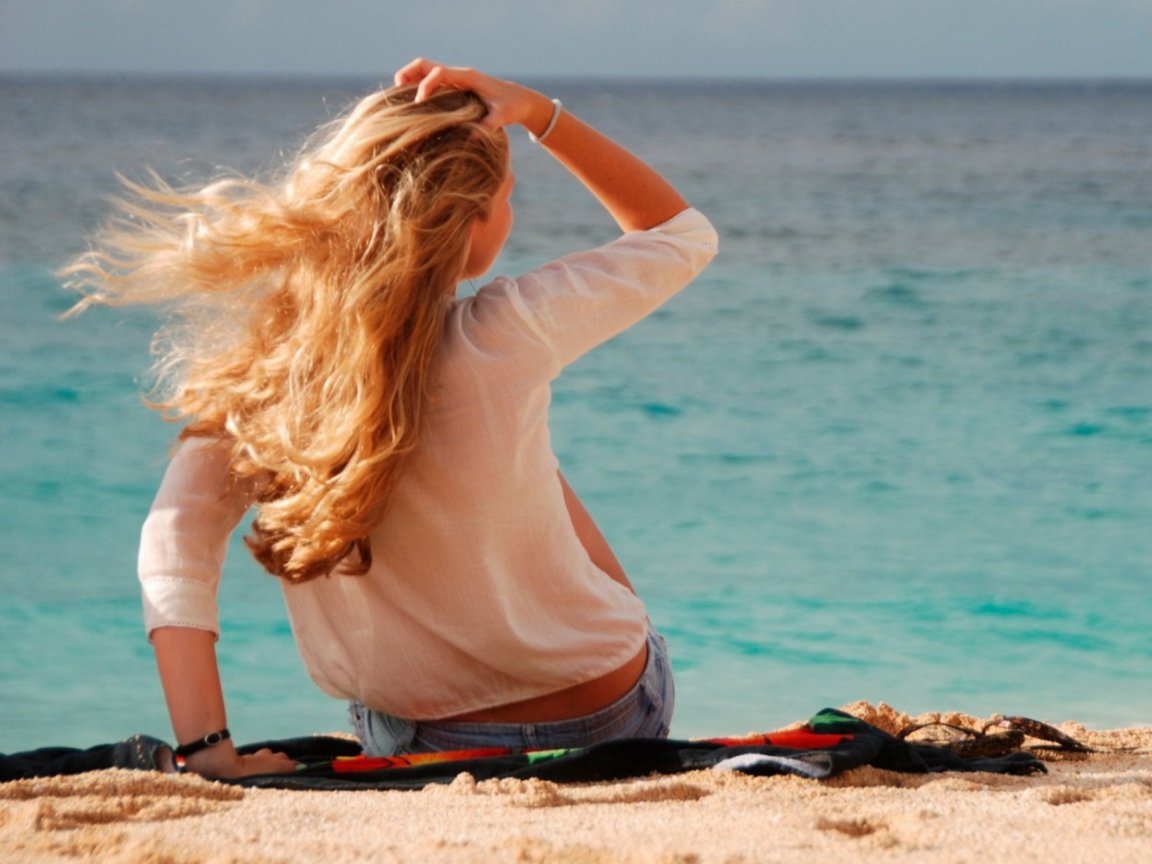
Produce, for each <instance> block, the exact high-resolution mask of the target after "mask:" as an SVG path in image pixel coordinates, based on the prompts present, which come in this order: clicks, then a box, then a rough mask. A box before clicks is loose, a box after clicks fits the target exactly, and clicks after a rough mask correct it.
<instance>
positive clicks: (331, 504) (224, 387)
mask: <svg viewBox="0 0 1152 864" xmlns="http://www.w3.org/2000/svg"><path fill="white" fill-rule="evenodd" d="M414 94H415V89H414V88H412V87H404V88H393V89H388V90H382V91H379V92H377V93H374V94H372V95H370V96H368V97H366V98H364V99H362V100H361V101H359V102H358V103H356V104H355V105H354V106H353V107H352V108H351V109H350V110H349V111H348V112H347V113H346V114H345V115H344V116H342V117H341V118H339V119H337V120H335V121H333V122H332V123H330V124H328V125H327V126H325V127H322V128H321V129H320V130H319V132H318V133H317V134H316V135H315V136H314V137H313V139H312V141H311V142H310V143H309V145H307V146H306V147H305V149H304V150H303V152H302V153H301V154H300V155H299V156H298V157H297V158H296V160H295V161H294V162H293V163H292V164H291V165H290V166H288V168H287V169H286V171H285V172H284V174H283V176H282V178H281V179H280V180H279V181H278V182H273V183H269V184H265V183H261V182H257V181H255V180H251V179H247V178H243V177H231V178H228V179H222V180H218V181H216V182H212V183H210V184H208V185H206V186H203V187H200V188H188V189H180V190H177V189H175V188H173V187H172V186H170V185H169V184H167V183H165V182H164V181H163V180H161V178H160V177H159V176H158V175H156V174H154V173H153V174H151V175H150V177H151V180H150V183H149V184H148V185H141V184H138V183H132V182H130V181H127V180H123V178H121V179H122V180H123V182H124V183H125V185H126V186H127V187H128V189H129V190H130V192H131V193H132V194H131V197H130V198H129V199H126V200H123V201H120V202H118V204H119V211H118V214H117V215H116V216H115V217H113V218H112V219H111V220H110V221H109V223H108V224H107V225H106V226H105V228H104V229H103V231H102V232H101V234H99V235H98V237H97V242H96V245H95V247H94V248H93V250H92V251H90V252H88V253H87V254H85V255H83V256H81V257H79V258H77V259H76V260H75V261H74V262H73V263H72V264H71V265H70V266H68V267H67V268H65V270H63V271H62V275H64V276H65V277H66V279H67V282H66V284H67V285H68V286H69V287H72V288H75V289H77V290H79V291H81V293H83V294H84V297H83V299H81V300H80V302H79V303H77V305H76V306H75V307H74V309H73V311H80V310H82V309H84V308H85V307H87V306H89V305H92V304H96V303H99V304H106V305H111V306H119V305H125V304H132V303H153V304H154V303H160V304H164V305H167V306H170V307H171V308H172V312H173V313H174V314H173V315H172V317H171V321H170V323H169V325H168V326H167V327H165V328H164V329H163V330H161V332H160V333H158V334H157V337H156V339H155V340H154V344H153V350H154V352H155V353H156V354H158V356H159V360H158V362H157V366H156V370H155V371H156V375H157V379H156V387H155V388H154V389H153V392H152V393H151V394H150V395H151V403H150V404H151V405H152V407H154V408H156V409H158V410H160V411H161V412H162V413H163V414H164V416H165V417H166V418H167V419H170V420H177V421H183V422H185V423H186V424H187V425H186V426H185V428H184V430H183V432H182V433H181V437H182V438H187V437H209V436H215V437H220V438H222V439H223V440H225V441H228V442H230V445H231V471H232V477H233V480H234V481H235V482H236V483H238V484H242V485H243V486H244V487H250V488H253V489H256V490H258V491H257V492H256V493H255V500H256V504H257V507H258V512H257V516H256V520H255V521H254V522H253V525H252V531H251V534H250V535H249V536H248V537H246V538H245V541H246V542H247V544H248V546H249V548H250V549H251V551H252V553H253V555H254V556H255V558H256V559H257V560H258V561H259V562H260V563H261V564H262V565H263V566H264V567H265V569H267V570H268V571H269V572H270V573H273V574H275V575H277V576H280V577H283V578H285V579H288V580H291V581H303V580H307V579H312V578H315V577H316V576H320V575H325V574H328V573H331V572H332V571H333V570H335V569H336V568H337V566H338V565H339V570H340V572H345V573H355V574H359V573H364V572H366V571H367V570H368V568H369V567H370V565H371V562H372V550H371V548H370V545H369V541H368V533H369V531H370V530H371V529H372V528H373V526H375V525H376V524H377V523H378V522H379V521H380V519H381V518H382V517H383V515H384V513H385V512H386V509H387V506H388V502H389V500H390V497H391V493H392V490H393V488H394V487H395V484H396V481H397V478H398V477H399V476H400V473H401V471H402V470H403V468H404V464H405V460H406V458H407V457H408V456H409V454H411V453H412V452H413V449H414V448H415V447H417V446H418V443H419V439H420V423H421V415H422V410H423V408H424V406H425V404H426V402H427V399H428V392H429V387H430V383H431V380H432V375H433V371H434V362H435V358H436V356H437V351H438V347H439V345H440V342H441V338H442V334H443V329H444V323H445V313H446V310H447V308H448V304H449V303H450V302H451V298H452V297H453V294H454V291H455V287H456V284H457V282H458V281H459V279H460V278H461V276H462V274H463V271H464V268H465V264H466V258H467V254H468V238H469V231H470V229H471V226H472V224H473V222H474V221H475V220H476V219H477V218H480V219H484V218H487V217H488V215H489V214H490V210H491V203H492V199H493V196H494V194H495V193H496V191H497V189H498V188H499V186H500V184H501V182H502V181H503V179H504V176H505V174H506V173H507V170H508V142H507V137H506V136H505V134H504V133H503V132H502V131H498V130H493V129H490V128H488V127H485V126H484V125H482V124H481V122H480V121H481V120H482V119H483V117H484V116H485V114H486V108H485V106H484V104H483V103H482V102H481V101H480V99H479V98H478V97H476V96H475V95H474V94H471V93H467V92H463V91H458V90H442V91H438V92H437V93H435V94H434V95H433V96H432V97H431V98H430V99H428V100H426V101H424V102H421V103H420V104H416V103H415V102H414V101H413V97H414Z"/></svg>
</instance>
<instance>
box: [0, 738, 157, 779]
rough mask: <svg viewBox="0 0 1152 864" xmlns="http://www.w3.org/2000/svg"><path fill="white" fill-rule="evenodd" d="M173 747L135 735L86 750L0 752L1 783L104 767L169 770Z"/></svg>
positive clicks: (61, 748)
mask: <svg viewBox="0 0 1152 864" xmlns="http://www.w3.org/2000/svg"><path fill="white" fill-rule="evenodd" d="M172 765H173V762H172V748H171V747H169V746H168V745H167V744H165V743H164V742H163V741H161V740H160V739H159V738H152V737H149V736H148V735H134V736H133V737H131V738H129V739H127V740H126V741H118V742H117V743H115V744H99V745H97V746H95V747H89V748H88V749H87V750H79V749H77V748H75V747H42V748H40V749H39V750H30V751H28V752H26V753H14V754H12V755H11V756H6V755H4V754H3V753H0V782H7V781H9V780H25V779H28V778H31V777H55V776H59V775H61V774H83V773H84V772H85V771H100V770H102V769H104V768H129V769H133V770H137V771H163V770H172V768H171V766H172Z"/></svg>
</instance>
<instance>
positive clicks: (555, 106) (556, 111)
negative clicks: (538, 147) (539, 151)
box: [528, 99, 564, 144]
mask: <svg viewBox="0 0 1152 864" xmlns="http://www.w3.org/2000/svg"><path fill="white" fill-rule="evenodd" d="M563 107H564V106H563V105H562V104H560V100H559V99H553V100H552V119H551V120H549V121H548V126H547V128H545V129H544V131H543V132H541V133H540V134H539V135H533V134H532V132H531V131H529V133H528V137H529V138H531V139H532V143H534V144H543V143H544V139H545V138H547V137H548V136H549V135H551V134H552V130H553V129H555V128H556V121H557V120H559V119H560V109H562V108H563Z"/></svg>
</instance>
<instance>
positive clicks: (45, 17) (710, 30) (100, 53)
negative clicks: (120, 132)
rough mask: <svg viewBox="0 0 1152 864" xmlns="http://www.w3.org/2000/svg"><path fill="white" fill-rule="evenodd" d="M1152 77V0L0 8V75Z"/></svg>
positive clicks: (369, 1)
mask: <svg viewBox="0 0 1152 864" xmlns="http://www.w3.org/2000/svg"><path fill="white" fill-rule="evenodd" d="M420 55H422V56H428V57H433V58H435V59H437V60H441V61H444V62H449V63H453V64H459V65H472V66H476V67H477V68H480V69H483V70H485V71H488V72H491V73H493V74H498V75H507V76H524V77H530V76H537V77H539V76H551V75H556V76H566V75H581V76H602V77H618V76H628V77H641V78H650V77H656V78H669V77H672V78H675V77H688V78H697V77H712V78H732V77H740V78H745V77H747V78H858V77H880V78H906V77H916V78H923V77H928V78H940V77H943V78H972V77H979V78H989V77H994V78H1080V77H1143V78H1152V0H551V2H549V0H404V2H396V0H0V73H3V72H101V73H121V72H126V73H178V74H185V73H196V74H254V75H276V76H312V75H333V76H340V75H350V76H379V75H381V74H386V73H388V72H390V71H391V70H392V69H394V68H395V67H397V66H399V65H402V64H403V63H404V62H405V61H407V60H409V59H411V58H412V57H415V56H420Z"/></svg>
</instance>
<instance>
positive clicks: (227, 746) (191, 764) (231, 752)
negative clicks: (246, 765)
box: [184, 741, 241, 778]
mask: <svg viewBox="0 0 1152 864" xmlns="http://www.w3.org/2000/svg"><path fill="white" fill-rule="evenodd" d="M240 767H241V763H240V754H239V753H237V752H236V747H235V745H234V744H233V743H232V742H231V741H222V742H220V743H219V744H217V745H216V746H215V747H209V748H207V749H205V750H199V751H197V752H196V753H193V754H192V755H191V756H188V757H187V758H185V759H184V770H186V771H191V772H192V773H194V774H199V775H201V776H202V777H213V778H228V777H237V776H239V774H240Z"/></svg>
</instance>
